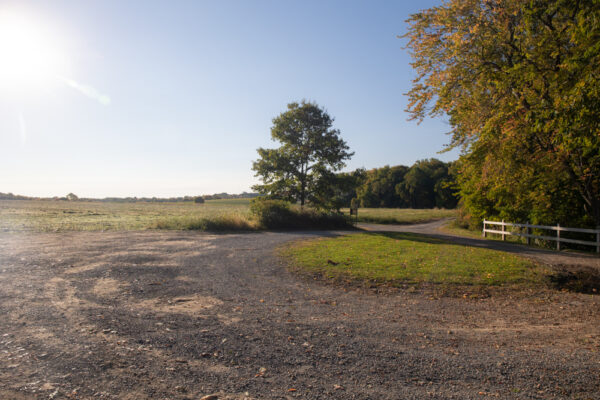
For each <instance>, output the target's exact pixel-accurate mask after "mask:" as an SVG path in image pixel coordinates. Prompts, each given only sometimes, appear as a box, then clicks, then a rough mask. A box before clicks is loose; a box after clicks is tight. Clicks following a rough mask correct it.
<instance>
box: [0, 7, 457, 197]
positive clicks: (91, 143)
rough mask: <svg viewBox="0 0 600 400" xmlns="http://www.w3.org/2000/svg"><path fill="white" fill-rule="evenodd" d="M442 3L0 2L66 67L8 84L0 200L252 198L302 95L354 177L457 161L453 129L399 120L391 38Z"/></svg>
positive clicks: (401, 66)
mask: <svg viewBox="0 0 600 400" xmlns="http://www.w3.org/2000/svg"><path fill="white" fill-rule="evenodd" d="M438 3H439V1H427V0H425V1H419V2H404V1H354V2H353V1H306V0H303V1H295V2H292V1H276V0H273V1H241V0H240V1H216V0H215V1H210V2H208V1H207V2H203V1H166V0H165V1H162V2H158V1H105V0H103V1H76V0H72V1H18V2H16V1H15V2H12V3H11V2H6V1H5V2H2V3H0V10H2V9H5V10H6V9H9V10H10V13H11V14H10V15H15V14H16V15H18V16H19V18H21V19H20V20H29V21H33V24H34V25H35V26H42V27H43V31H42V32H43V33H42V36H43V37H42V38H41V39H39V38H38V39H35V38H34V39H32V41H33V42H34V43H33V44H32V45H31V46H33V48H34V49H35V48H36V46H38V45H40V46H42V45H43V46H45V47H49V48H54V49H59V50H57V52H59V53H60V55H61V57H62V58H61V60H62V61H61V64H60V66H59V67H56V65H54V64H56V63H54V64H53V65H54V67H53V68H54V69H53V70H52V71H53V73H54V74H57V75H60V76H59V77H55V78H54V77H53V78H52V79H48V78H47V77H46V80H45V81H44V83H43V84H30V85H26V84H24V83H20V84H15V83H14V82H15V80H14V79H13V78H11V82H8V83H7V82H4V84H5V85H7V87H9V89H10V90H2V91H0V171H1V172H0V192H13V193H19V194H25V195H36V196H54V195H65V194H66V193H68V192H74V193H76V194H78V195H79V196H86V197H88V196H89V197H104V196H180V195H186V194H189V195H194V194H209V193H215V192H223V191H226V192H229V193H239V192H242V191H250V187H251V186H252V184H254V183H255V182H256V178H254V176H253V172H252V171H251V170H250V167H251V163H252V161H253V160H254V159H256V148H257V147H274V146H275V145H276V144H275V143H274V142H272V141H271V140H270V126H271V119H272V118H273V117H274V116H276V115H277V114H279V113H280V112H282V111H284V110H285V107H286V104H287V103H289V102H291V101H298V100H301V99H308V100H313V101H316V102H317V103H318V104H320V105H321V106H323V107H324V108H326V109H327V110H328V112H329V113H330V114H331V115H332V116H333V117H335V125H334V126H335V127H336V128H338V129H340V130H341V132H342V137H343V138H344V139H345V140H346V141H347V142H348V144H349V145H350V147H351V149H352V150H353V151H355V152H356V154H355V156H354V157H353V159H352V160H351V161H350V162H349V163H348V166H347V168H346V170H351V169H355V168H358V167H365V168H373V167H381V166H384V165H386V164H389V165H397V164H405V165H410V164H412V163H413V162H414V161H416V160H418V159H423V158H430V157H438V158H440V159H443V160H446V161H447V160H452V159H455V158H457V152H450V153H445V154H441V155H440V154H437V152H438V151H440V150H442V149H443V147H444V144H445V143H447V142H448V140H449V138H448V136H447V135H446V134H445V132H447V131H448V130H449V126H448V125H447V124H446V123H445V122H443V121H441V120H429V121H425V122H424V123H422V124H421V125H417V124H416V123H415V122H410V121H407V114H406V113H405V112H404V109H405V107H406V102H407V99H406V96H404V93H406V92H407V91H408V89H409V87H410V84H411V79H412V77H413V76H414V74H413V72H412V70H411V68H410V66H409V61H410V59H409V55H408V52H407V51H406V50H404V49H403V45H404V41H403V40H401V39H398V38H397V37H396V36H397V35H400V34H402V33H404V32H405V29H406V24H405V22H404V21H405V19H406V18H407V17H408V15H409V14H410V13H413V12H416V11H418V10H419V9H422V8H427V7H430V6H433V5H436V4H438ZM24 35H28V34H27V33H25V34H24ZM9 36H10V35H9ZM16 36H19V35H16ZM46 38H50V39H49V41H47V42H46V41H45V40H46ZM17 40H20V39H17ZM36 40H38V41H40V40H41V43H42V44H39V43H35V41H36ZM53 46H54V47H53ZM0 51H5V52H6V51H7V50H2V49H1V48H0ZM36 53H37V52H36ZM5 56H6V54H2V55H1V57H3V58H4V57H5ZM44 57H45V56H39V57H38V59H36V60H35V61H34V62H33V64H35V65H36V66H34V69H35V68H38V67H37V65H41V66H40V67H39V68H40V69H42V70H43V69H44V68H46V67H44V66H43V65H44V64H45V63H46V62H48V63H50V60H46V59H44ZM65 60H66V61H65ZM48 68H49V67H48ZM57 68H58V69H57ZM17 69H21V68H19V64H17ZM34 72H35V71H34ZM0 73H1V72H0ZM0 78H1V77H0ZM25 78H26V80H31V79H30V77H29V76H28V75H25ZM5 81H6V79H5ZM50 81H52V82H50Z"/></svg>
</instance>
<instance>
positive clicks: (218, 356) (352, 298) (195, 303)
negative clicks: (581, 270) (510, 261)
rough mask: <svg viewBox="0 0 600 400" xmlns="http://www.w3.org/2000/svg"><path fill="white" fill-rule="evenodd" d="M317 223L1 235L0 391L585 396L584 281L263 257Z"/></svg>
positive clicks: (592, 377)
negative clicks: (419, 282) (349, 279)
mask: <svg viewBox="0 0 600 400" xmlns="http://www.w3.org/2000/svg"><path fill="white" fill-rule="evenodd" d="M413 228H414V229H417V228H415V227H413ZM418 229H420V228H418ZM319 235H321V234H318V233H257V234H231V235H208V234H202V233H195V232H150V231H145V232H92V233H85V232H83V233H55V234H10V233H2V234H0V398H2V399H30V398H40V399H48V398H53V399H63V398H72V399H198V398H200V397H201V396H203V395H206V394H209V393H217V394H218V395H219V398H220V399H243V398H249V399H288V398H303V399H423V398H438V399H451V398H454V399H480V398H482V397H487V396H489V397H494V398H506V399H514V398H517V399H552V398H557V399H558V398H560V399H562V398H573V399H577V398H579V399H598V398H600V394H599V393H600V384H599V378H600V354H599V353H598V352H599V350H600V297H599V296H590V295H583V294H576V293H561V292H556V291H550V290H540V291H535V292H525V293H520V294H511V295H510V296H509V295H498V296H492V297H490V298H485V299H470V298H468V296H467V298H448V297H445V298H431V296H430V295H429V294H427V293H419V292H415V293H409V292H405V291H401V292H398V293H395V294H373V293H367V292H361V291H356V290H354V289H352V290H350V289H344V288H337V287H329V286H324V285H322V284H320V283H317V282H307V281H304V280H301V279H298V278H297V277H295V276H293V275H291V274H290V273H288V272H287V271H286V269H285V268H284V267H283V266H282V265H281V264H280V262H279V261H278V259H277V258H275V256H274V255H273V249H274V248H276V247H277V246H278V245H280V244H283V243H285V242H288V241H290V240H296V239H302V238H309V237H315V236H319Z"/></svg>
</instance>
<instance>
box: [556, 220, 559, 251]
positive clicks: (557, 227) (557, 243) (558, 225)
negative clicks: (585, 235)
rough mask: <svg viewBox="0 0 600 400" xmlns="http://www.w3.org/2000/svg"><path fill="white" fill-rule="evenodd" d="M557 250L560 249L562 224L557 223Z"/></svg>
mask: <svg viewBox="0 0 600 400" xmlns="http://www.w3.org/2000/svg"><path fill="white" fill-rule="evenodd" d="M556 228H557V229H556V250H558V251H560V224H559V223H557V224H556Z"/></svg>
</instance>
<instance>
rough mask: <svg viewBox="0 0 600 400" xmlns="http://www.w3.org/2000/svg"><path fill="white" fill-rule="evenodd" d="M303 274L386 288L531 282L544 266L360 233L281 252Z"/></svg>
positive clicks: (429, 241)
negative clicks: (419, 284)
mask: <svg viewBox="0 0 600 400" xmlns="http://www.w3.org/2000/svg"><path fill="white" fill-rule="evenodd" d="M282 254H283V255H284V256H286V257H288V258H290V259H291V260H292V261H293V263H294V265H296V266H298V268H300V269H301V270H303V271H307V272H310V273H313V274H317V275H321V276H323V277H326V278H343V279H351V280H359V281H375V282H380V283H387V284H400V283H436V284H462V285H505V284H536V283H539V282H541V280H542V279H543V276H544V273H543V272H544V271H543V268H542V267H540V266H538V265H536V264H534V263H532V262H531V261H528V260H525V259H524V258H521V257H518V256H515V255H512V254H509V253H505V252H500V251H495V250H489V249H482V248H477V247H469V246H462V245H457V244H452V243H448V242H445V241H442V240H438V239H434V238H430V237H427V236H424V235H418V234H412V233H362V234H355V235H349V236H340V237H336V238H326V239H313V240H308V241H303V242H299V243H295V244H292V245H290V246H289V247H287V248H285V249H283V250H282Z"/></svg>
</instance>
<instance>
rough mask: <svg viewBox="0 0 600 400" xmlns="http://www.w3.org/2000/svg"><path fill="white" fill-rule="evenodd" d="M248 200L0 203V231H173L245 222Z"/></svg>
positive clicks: (5, 201) (14, 201)
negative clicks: (221, 221) (195, 224)
mask: <svg viewBox="0 0 600 400" xmlns="http://www.w3.org/2000/svg"><path fill="white" fill-rule="evenodd" d="M249 203H250V200H249V199H230V200H209V201H206V202H205V203H204V204H196V203H194V202H136V203H121V202H101V201H62V200H0V231H48V232H53V231H71V230H74V231H94V230H141V229H156V228H161V227H166V228H171V229H175V228H176V227H177V226H184V225H183V224H184V223H186V222H189V221H195V220H201V219H211V218H213V219H214V218H218V217H222V216H228V217H229V218H237V219H240V220H247V219H248V217H249V216H248V214H249Z"/></svg>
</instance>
